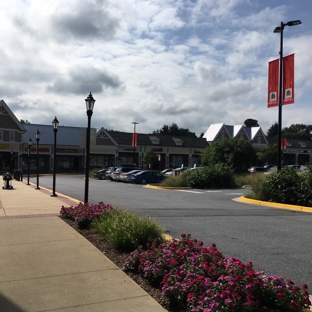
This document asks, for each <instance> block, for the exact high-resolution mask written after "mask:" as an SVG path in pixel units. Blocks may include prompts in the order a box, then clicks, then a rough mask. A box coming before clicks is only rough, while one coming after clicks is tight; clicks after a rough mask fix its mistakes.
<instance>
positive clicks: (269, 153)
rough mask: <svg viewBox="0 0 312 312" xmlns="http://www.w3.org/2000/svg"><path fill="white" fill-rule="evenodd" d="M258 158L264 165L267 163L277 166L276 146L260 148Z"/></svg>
mask: <svg viewBox="0 0 312 312" xmlns="http://www.w3.org/2000/svg"><path fill="white" fill-rule="evenodd" d="M258 158H259V160H260V161H261V162H262V163H264V164H265V163H267V164H270V165H276V164H277V144H273V145H268V146H266V147H262V148H261V149H260V151H259V155H258Z"/></svg>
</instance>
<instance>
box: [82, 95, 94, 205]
mask: <svg viewBox="0 0 312 312" xmlns="http://www.w3.org/2000/svg"><path fill="white" fill-rule="evenodd" d="M85 101H86V108H87V116H88V128H87V142H86V150H87V159H86V178H85V180H86V181H85V195H84V202H85V203H87V202H88V196H89V168H90V127H91V116H92V113H93V107H94V103H95V99H94V98H93V96H92V94H91V92H90V94H89V96H88V97H87V98H86V100H85Z"/></svg>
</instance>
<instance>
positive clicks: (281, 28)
mask: <svg viewBox="0 0 312 312" xmlns="http://www.w3.org/2000/svg"><path fill="white" fill-rule="evenodd" d="M300 24H301V21H300V20H295V21H289V22H287V23H283V22H281V25H280V26H277V27H276V28H275V29H274V32H275V33H280V34H281V39H280V61H279V99H278V136H277V140H278V142H277V170H281V168H282V151H281V148H282V142H281V141H282V105H283V31H284V27H285V26H295V25H300Z"/></svg>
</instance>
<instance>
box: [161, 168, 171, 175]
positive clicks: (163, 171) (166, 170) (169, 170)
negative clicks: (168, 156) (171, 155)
mask: <svg viewBox="0 0 312 312" xmlns="http://www.w3.org/2000/svg"><path fill="white" fill-rule="evenodd" d="M160 173H161V174H167V175H170V174H172V169H169V168H168V169H164V170H162V171H160Z"/></svg>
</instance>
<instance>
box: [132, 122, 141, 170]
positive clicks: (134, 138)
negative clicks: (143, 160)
mask: <svg viewBox="0 0 312 312" xmlns="http://www.w3.org/2000/svg"><path fill="white" fill-rule="evenodd" d="M132 124H133V140H132V141H133V142H132V144H133V164H135V147H136V145H137V143H138V142H137V136H136V135H135V128H136V125H138V124H139V123H138V122H136V121H133V122H132Z"/></svg>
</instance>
